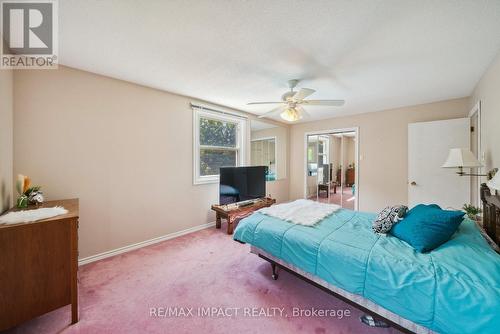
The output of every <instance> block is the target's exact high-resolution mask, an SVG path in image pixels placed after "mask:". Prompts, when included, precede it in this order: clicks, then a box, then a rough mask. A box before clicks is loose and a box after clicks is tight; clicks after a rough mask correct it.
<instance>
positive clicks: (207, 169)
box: [194, 108, 246, 184]
mask: <svg viewBox="0 0 500 334" xmlns="http://www.w3.org/2000/svg"><path fill="white" fill-rule="evenodd" d="M245 133H246V120H245V119H244V118H243V117H240V116H236V115H231V114H227V113H222V112H221V113H217V112H212V111H207V110H205V109H201V108H194V183H195V184H203V183H216V182H218V181H219V169H220V168H221V167H234V166H241V165H243V164H244V163H245V151H244V143H245V138H246V137H245Z"/></svg>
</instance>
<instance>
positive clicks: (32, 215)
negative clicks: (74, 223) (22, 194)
mask: <svg viewBox="0 0 500 334" xmlns="http://www.w3.org/2000/svg"><path fill="white" fill-rule="evenodd" d="M65 213H68V210H66V209H65V208H63V207H62V206H55V207H53V208H40V209H34V210H22V211H16V212H9V213H8V214H6V215H3V216H0V224H17V223H28V222H34V221H37V220H42V219H47V218H51V217H55V216H59V215H63V214H65Z"/></svg>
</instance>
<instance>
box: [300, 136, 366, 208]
mask: <svg viewBox="0 0 500 334" xmlns="http://www.w3.org/2000/svg"><path fill="white" fill-rule="evenodd" d="M342 132H355V133H356V135H355V138H356V144H355V145H354V158H355V161H356V167H355V170H354V175H355V178H356V183H355V184H356V193H355V195H354V198H355V203H354V210H356V211H357V210H359V189H360V188H361V187H360V182H359V126H355V127H351V128H339V129H331V130H319V131H309V132H306V133H304V169H303V173H302V176H303V178H304V184H303V187H304V191H303V198H305V199H307V138H308V137H309V136H314V135H318V136H320V135H329V134H335V133H342Z"/></svg>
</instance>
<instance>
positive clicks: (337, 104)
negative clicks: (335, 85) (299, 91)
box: [302, 100, 345, 107]
mask: <svg viewBox="0 0 500 334" xmlns="http://www.w3.org/2000/svg"><path fill="white" fill-rule="evenodd" d="M302 103H303V104H307V105H309V106H334V107H341V106H343V105H344V104H345V101H344V100H304V101H302Z"/></svg>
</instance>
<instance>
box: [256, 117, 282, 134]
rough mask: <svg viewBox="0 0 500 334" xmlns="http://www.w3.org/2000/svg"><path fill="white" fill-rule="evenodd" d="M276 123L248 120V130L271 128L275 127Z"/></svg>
mask: <svg viewBox="0 0 500 334" xmlns="http://www.w3.org/2000/svg"><path fill="white" fill-rule="evenodd" d="M277 127H278V126H277V125H274V124H271V123H268V122H262V121H257V120H254V119H252V120H250V130H252V131H259V130H266V129H272V128H277Z"/></svg>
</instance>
